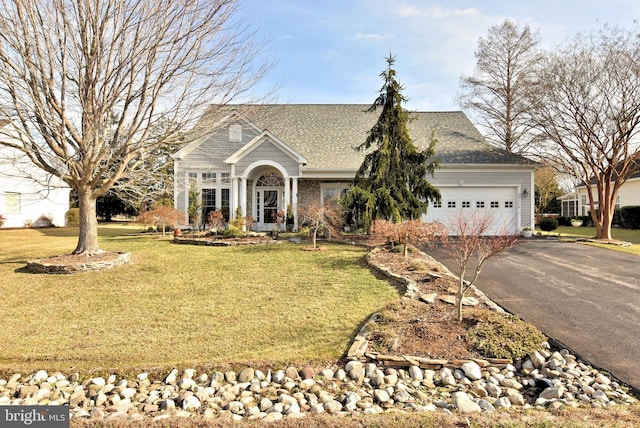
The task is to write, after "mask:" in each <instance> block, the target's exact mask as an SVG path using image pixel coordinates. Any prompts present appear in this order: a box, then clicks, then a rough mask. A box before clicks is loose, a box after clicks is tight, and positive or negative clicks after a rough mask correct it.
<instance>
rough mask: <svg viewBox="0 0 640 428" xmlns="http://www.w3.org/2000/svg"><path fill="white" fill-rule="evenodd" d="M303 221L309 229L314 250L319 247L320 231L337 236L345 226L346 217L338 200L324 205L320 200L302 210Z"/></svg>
mask: <svg viewBox="0 0 640 428" xmlns="http://www.w3.org/2000/svg"><path fill="white" fill-rule="evenodd" d="M301 219H302V224H303V225H305V226H308V227H309V231H310V233H311V242H312V245H313V248H316V246H317V241H318V232H319V231H324V232H326V233H328V234H329V235H330V236H337V235H338V234H339V233H340V228H341V227H342V226H343V224H344V216H343V214H342V211H341V208H340V204H339V203H338V201H337V200H334V201H328V202H327V203H325V204H324V205H323V204H321V203H320V200H315V201H313V202H310V203H309V204H308V205H307V206H306V207H305V208H304V209H303V210H302V212H301Z"/></svg>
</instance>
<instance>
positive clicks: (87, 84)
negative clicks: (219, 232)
mask: <svg viewBox="0 0 640 428" xmlns="http://www.w3.org/2000/svg"><path fill="white" fill-rule="evenodd" d="M236 3H237V1H236V0H191V1H177V0H169V1H160V0H145V1H138V0H78V1H74V2H69V1H65V0H44V1H35V0H0V7H1V8H2V10H1V11H0V119H8V120H11V121H13V123H14V124H15V126H14V127H13V128H14V131H13V132H14V133H15V134H17V135H16V136H17V138H18V140H19V141H20V143H19V144H14V147H15V148H18V149H20V150H22V151H23V152H24V153H25V154H26V156H28V157H29V159H30V160H31V161H32V162H33V163H34V164H35V165H37V166H38V167H40V168H42V169H43V170H45V171H47V172H49V173H51V174H53V175H54V176H57V177H60V178H61V179H62V180H64V181H65V182H66V183H67V184H69V186H71V188H72V189H74V190H75V191H76V192H77V194H78V198H79V206H80V233H79V238H78V245H77V247H76V249H75V250H74V253H87V254H91V253H95V252H99V251H100V249H99V245H98V235H97V221H96V214H95V203H96V198H97V197H99V196H101V195H103V194H104V193H106V192H107V191H108V190H109V189H110V188H111V187H112V186H113V185H114V183H116V182H117V181H118V180H120V179H121V178H123V177H127V174H128V173H129V171H130V170H131V169H132V168H134V166H135V164H136V163H137V162H140V161H142V160H143V159H144V157H145V154H146V153H150V152H152V151H153V149H154V148H155V147H157V146H158V145H159V144H162V143H165V142H167V141H171V140H172V139H173V138H174V136H176V135H178V134H179V132H180V131H181V130H182V129H184V128H185V127H187V126H190V123H191V122H190V121H191V120H193V119H195V116H196V115H197V114H199V113H200V110H201V108H202V107H203V106H204V105H206V104H209V103H211V102H216V103H225V102H228V101H229V100H230V99H232V98H234V97H236V96H237V95H239V94H242V93H244V91H247V90H248V89H250V88H251V87H252V86H253V84H254V83H255V82H256V81H257V79H259V78H260V77H261V76H262V75H263V74H264V72H265V71H266V68H265V67H264V66H260V65H257V66H256V65H254V58H255V56H256V53H257V51H258V48H259V46H257V45H256V44H255V43H254V37H253V33H251V32H250V31H249V30H248V28H246V27H244V26H243V24H241V23H240V21H239V20H237V19H234V16H235V15H234V14H235V13H236ZM161 128H162V129H163V131H162V133H161V135H155V136H154V137H153V138H150V136H151V132H152V130H156V131H157V130H158V129H161ZM134 169H135V168H134Z"/></svg>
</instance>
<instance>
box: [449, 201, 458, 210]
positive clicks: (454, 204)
mask: <svg viewBox="0 0 640 428" xmlns="http://www.w3.org/2000/svg"><path fill="white" fill-rule="evenodd" d="M455 207H456V201H447V208H455Z"/></svg>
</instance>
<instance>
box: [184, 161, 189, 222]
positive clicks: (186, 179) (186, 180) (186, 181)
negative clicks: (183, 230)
mask: <svg viewBox="0 0 640 428" xmlns="http://www.w3.org/2000/svg"><path fill="white" fill-rule="evenodd" d="M189 185H190V183H189V172H188V171H185V172H184V212H185V213H186V220H185V224H186V225H188V224H189V190H190V189H189Z"/></svg>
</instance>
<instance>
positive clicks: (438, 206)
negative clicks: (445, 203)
mask: <svg viewBox="0 0 640 428" xmlns="http://www.w3.org/2000/svg"><path fill="white" fill-rule="evenodd" d="M433 208H442V201H434V202H433Z"/></svg>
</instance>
